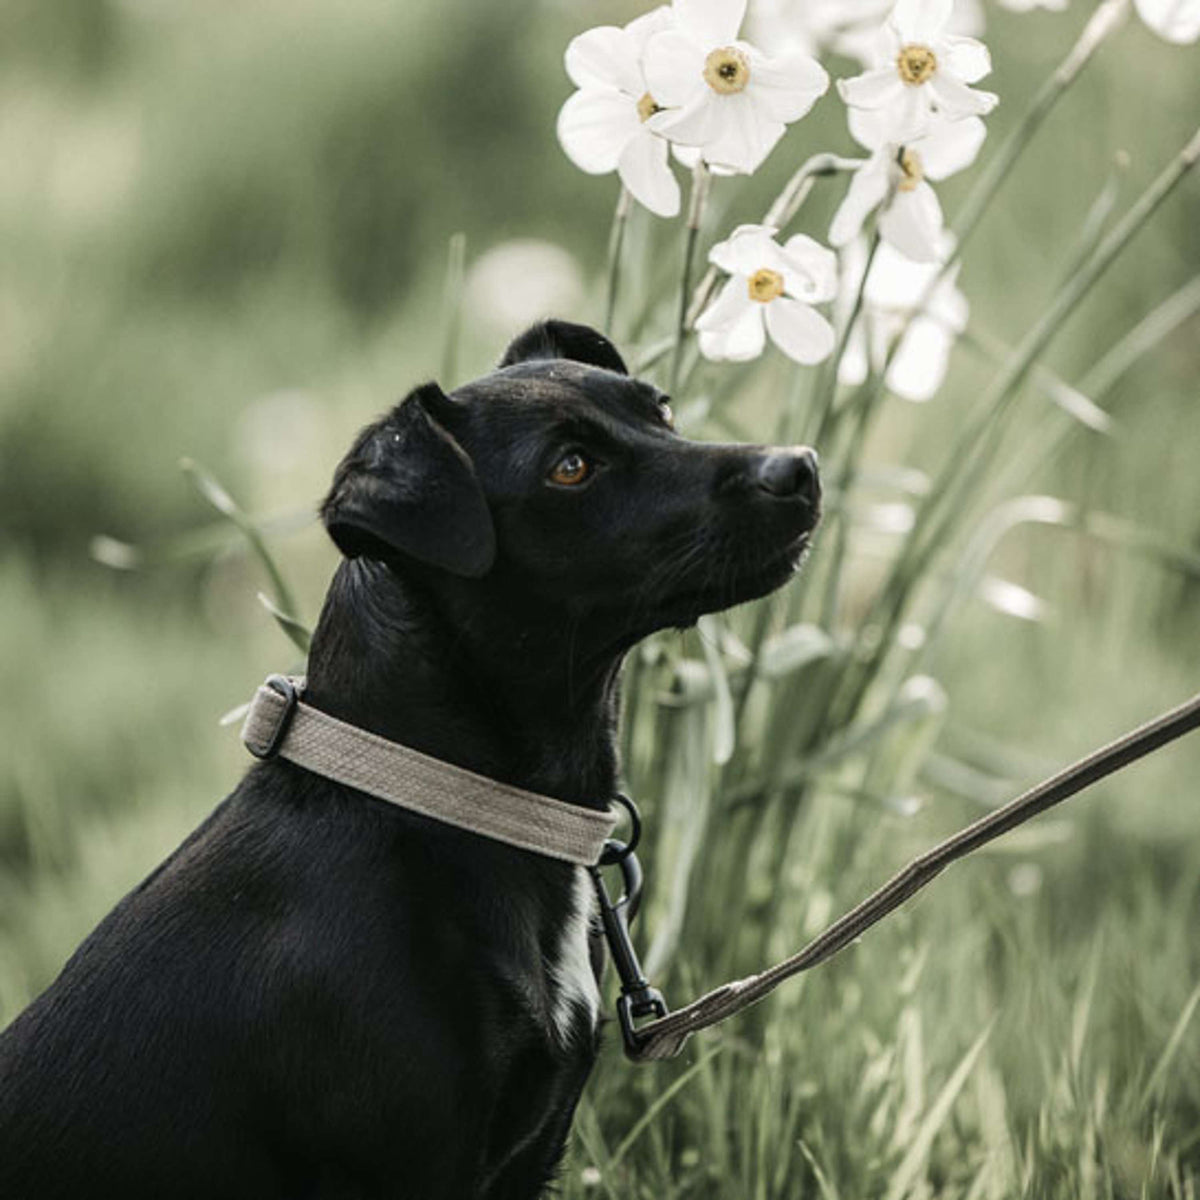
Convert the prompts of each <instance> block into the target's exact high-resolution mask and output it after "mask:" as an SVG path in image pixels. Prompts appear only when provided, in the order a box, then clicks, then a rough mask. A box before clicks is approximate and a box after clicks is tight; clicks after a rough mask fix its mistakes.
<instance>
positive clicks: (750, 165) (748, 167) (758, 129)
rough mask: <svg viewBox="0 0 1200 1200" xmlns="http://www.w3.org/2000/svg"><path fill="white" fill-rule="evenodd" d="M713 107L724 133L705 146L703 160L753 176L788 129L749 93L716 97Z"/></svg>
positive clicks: (713, 100) (713, 99)
mask: <svg viewBox="0 0 1200 1200" xmlns="http://www.w3.org/2000/svg"><path fill="white" fill-rule="evenodd" d="M710 103H711V104H712V107H713V108H714V109H715V110H716V115H717V116H719V118H720V119H721V121H722V123H723V129H722V131H721V133H720V134H719V135H718V136H717V137H715V138H713V139H712V140H711V141H708V142H705V143H704V147H703V148H704V157H705V158H706V159H707V160H708V161H709V162H710V163H714V164H717V165H720V166H724V167H732V168H733V169H734V170H737V171H741V172H743V173H744V174H746V175H751V174H753V173H754V172H755V171H756V170H757V169H758V167H759V166H760V164H761V163H762V161H763V159H765V158H766V157H767V155H768V154H770V153H771V151H772V149H774V147H775V143H776V142H778V141H779V139H780V138H781V137H783V135H784V132H785V131H786V126H785V125H784V123H783V122H782V121H776V120H774V119H773V118H772V117H771V115H770V114H769V113H767V112H766V111H765V110H764V109H763V108H762V107H761V106H760V105H759V104H758V103H757V101H756V98H755V96H754V95H753V94H752V93H751V92H750V91H749V90H747V91H744V92H738V93H736V94H735V95H732V96H717V95H715V94H714V96H713V98H712V100H711V101H710Z"/></svg>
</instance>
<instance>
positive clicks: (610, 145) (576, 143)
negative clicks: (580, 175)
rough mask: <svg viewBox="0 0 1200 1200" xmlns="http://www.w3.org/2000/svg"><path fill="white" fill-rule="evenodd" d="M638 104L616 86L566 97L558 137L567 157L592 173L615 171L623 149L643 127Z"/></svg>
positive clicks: (588, 89) (599, 173)
mask: <svg viewBox="0 0 1200 1200" xmlns="http://www.w3.org/2000/svg"><path fill="white" fill-rule="evenodd" d="M640 124H641V123H640V122H639V121H638V115H637V106H636V104H635V103H634V101H633V100H631V99H630V98H629V97H628V96H626V95H625V94H624V93H623V92H618V91H617V90H616V89H615V88H585V89H584V90H583V91H579V92H576V93H575V94H574V95H572V96H568V97H567V101H566V103H565V104H564V105H563V106H562V108H561V109H560V110H559V114H558V140H559V141H560V142H561V143H562V148H563V149H564V150H565V151H566V152H567V157H568V158H569V159H570V160H571V161H572V162H573V163H574V164H575V165H576V166H577V167H578V168H579V169H580V170H581V171H587V172H588V173H589V174H591V175H603V174H605V173H606V172H608V171H614V170H616V166H617V160H618V159H619V158H620V156H621V151H622V150H624V149H625V145H626V143H627V142H628V141H629V139H630V138H631V137H633V136H634V135H635V134H637V133H638V131H639V128H640Z"/></svg>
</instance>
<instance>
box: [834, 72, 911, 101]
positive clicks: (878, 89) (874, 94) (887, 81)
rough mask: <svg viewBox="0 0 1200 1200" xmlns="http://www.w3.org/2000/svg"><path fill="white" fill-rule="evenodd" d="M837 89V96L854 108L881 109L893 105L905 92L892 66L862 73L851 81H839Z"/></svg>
mask: <svg viewBox="0 0 1200 1200" xmlns="http://www.w3.org/2000/svg"><path fill="white" fill-rule="evenodd" d="M837 88H838V95H840V96H841V98H842V99H843V100H844V101H845V102H846V103H847V104H849V105H852V106H853V107H854V108H883V107H884V105H887V104H894V103H895V102H896V101H897V100H898V99H899V98H900V96H901V94H902V93H903V91H904V90H905V88H904V83H903V82H902V80H901V79H900V76H899V75H898V74H897V73H896V68H895V67H894V66H892V67H880V68H879V69H878V70H875V71H864V72H863V74H861V75H855V76H854V77H853V78H851V79H839V80H838V81H837Z"/></svg>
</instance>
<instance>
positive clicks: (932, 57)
mask: <svg viewBox="0 0 1200 1200" xmlns="http://www.w3.org/2000/svg"><path fill="white" fill-rule="evenodd" d="M896 70H897V71H898V72H899V73H900V78H901V79H903V80H904V82H905V83H907V84H910V85H911V86H913V87H916V86H917V85H918V84H921V83H924V82H925V81H926V80H927V79H929V78H930V76H932V75H933V73H934V71H936V70H937V55H936V54H934V52H933V51H932V50H930V48H929V47H928V46H922V45H920V44H919V43H918V42H911V43H910V44H909V45H907V46H901V47H900V53H899V54H898V55H896Z"/></svg>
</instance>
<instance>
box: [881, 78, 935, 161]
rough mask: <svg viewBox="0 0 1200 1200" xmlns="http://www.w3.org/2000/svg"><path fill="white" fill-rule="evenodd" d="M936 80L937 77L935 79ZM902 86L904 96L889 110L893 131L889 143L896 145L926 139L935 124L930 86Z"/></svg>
mask: <svg viewBox="0 0 1200 1200" xmlns="http://www.w3.org/2000/svg"><path fill="white" fill-rule="evenodd" d="M936 78H937V76H936V75H935V76H934V79H936ZM930 83H932V80H931V81H930ZM900 86H901V87H903V88H904V95H902V96H901V97H900V99H899V101H898V102H897V103H896V104H895V105H894V106H893V107H892V108H891V109H889V115H890V117H891V129H890V131H889V133H888V141H889V142H893V143H896V144H904V143H908V142H913V141H916V139H917V138H919V137H924V136H925V134H926V133H928V132H929V126H930V125H931V124H932V123H933V95H932V93H931V92H930V90H929V87H930V84H929V83H923V84H921V85H920V86H919V87H908V86H906V85H904V84H901V85H900Z"/></svg>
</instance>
